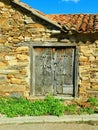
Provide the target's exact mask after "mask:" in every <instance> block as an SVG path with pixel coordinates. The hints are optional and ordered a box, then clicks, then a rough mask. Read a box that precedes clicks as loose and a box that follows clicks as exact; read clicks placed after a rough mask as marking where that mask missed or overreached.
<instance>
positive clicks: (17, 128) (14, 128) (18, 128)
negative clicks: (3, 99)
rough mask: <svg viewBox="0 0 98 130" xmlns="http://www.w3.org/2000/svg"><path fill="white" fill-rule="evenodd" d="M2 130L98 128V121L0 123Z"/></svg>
mask: <svg viewBox="0 0 98 130" xmlns="http://www.w3.org/2000/svg"><path fill="white" fill-rule="evenodd" d="M0 130H98V122H87V123H40V124H38V123H34V124H12V125H0Z"/></svg>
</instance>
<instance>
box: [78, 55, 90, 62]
mask: <svg viewBox="0 0 98 130" xmlns="http://www.w3.org/2000/svg"><path fill="white" fill-rule="evenodd" d="M79 61H80V62H87V61H88V57H85V56H80V57H79Z"/></svg>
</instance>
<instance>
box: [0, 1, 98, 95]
mask: <svg viewBox="0 0 98 130" xmlns="http://www.w3.org/2000/svg"><path fill="white" fill-rule="evenodd" d="M9 3H10V2H9V1H7V0H4V2H0V95H1V96H15V95H16V96H17V95H18V96H20V95H23V96H24V97H29V96H30V80H31V77H30V48H29V46H26V44H24V45H23V44H22V46H21V44H19V43H24V42H25V43H28V44H30V43H31V42H55V43H56V42H58V41H59V42H60V40H59V39H60V36H59V37H57V36H55V35H54V36H53V35H52V34H53V32H55V31H59V30H58V29H57V28H56V27H54V26H52V25H51V26H50V24H48V23H45V22H44V21H42V20H38V18H36V17H35V16H32V15H31V14H28V13H27V12H26V13H25V11H22V10H21V9H20V8H15V7H12V6H11V4H9ZM65 35H66V34H65ZM63 37H64V36H63ZM61 39H62V38H61ZM69 39H71V38H69ZM69 39H67V38H66V39H65V41H63V42H64V43H65V44H66V41H67V42H68V43H71V42H72V41H71V40H69ZM77 48H78V64H79V66H77V68H78V87H79V96H80V97H87V96H91V95H93V96H96V97H98V40H95V41H94V42H93V43H92V42H90V41H87V42H86V43H83V42H82V41H79V42H78V43H77Z"/></svg>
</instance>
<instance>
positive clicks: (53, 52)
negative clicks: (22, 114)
mask: <svg viewBox="0 0 98 130" xmlns="http://www.w3.org/2000/svg"><path fill="white" fill-rule="evenodd" d="M74 55H75V52H74V48H71V47H67V48H64V47H61V48H60V47H35V48H34V55H33V59H34V60H33V74H34V75H33V76H34V77H33V80H34V81H33V87H34V89H33V90H34V94H35V95H46V94H47V93H52V94H54V95H73V92H74V71H73V70H74V63H75V61H74Z"/></svg>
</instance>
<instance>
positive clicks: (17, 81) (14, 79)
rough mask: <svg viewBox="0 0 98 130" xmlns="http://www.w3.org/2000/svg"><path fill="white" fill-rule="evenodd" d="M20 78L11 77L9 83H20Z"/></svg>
mask: <svg viewBox="0 0 98 130" xmlns="http://www.w3.org/2000/svg"><path fill="white" fill-rule="evenodd" d="M21 82H22V79H17V78H11V79H10V83H11V84H21Z"/></svg>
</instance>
